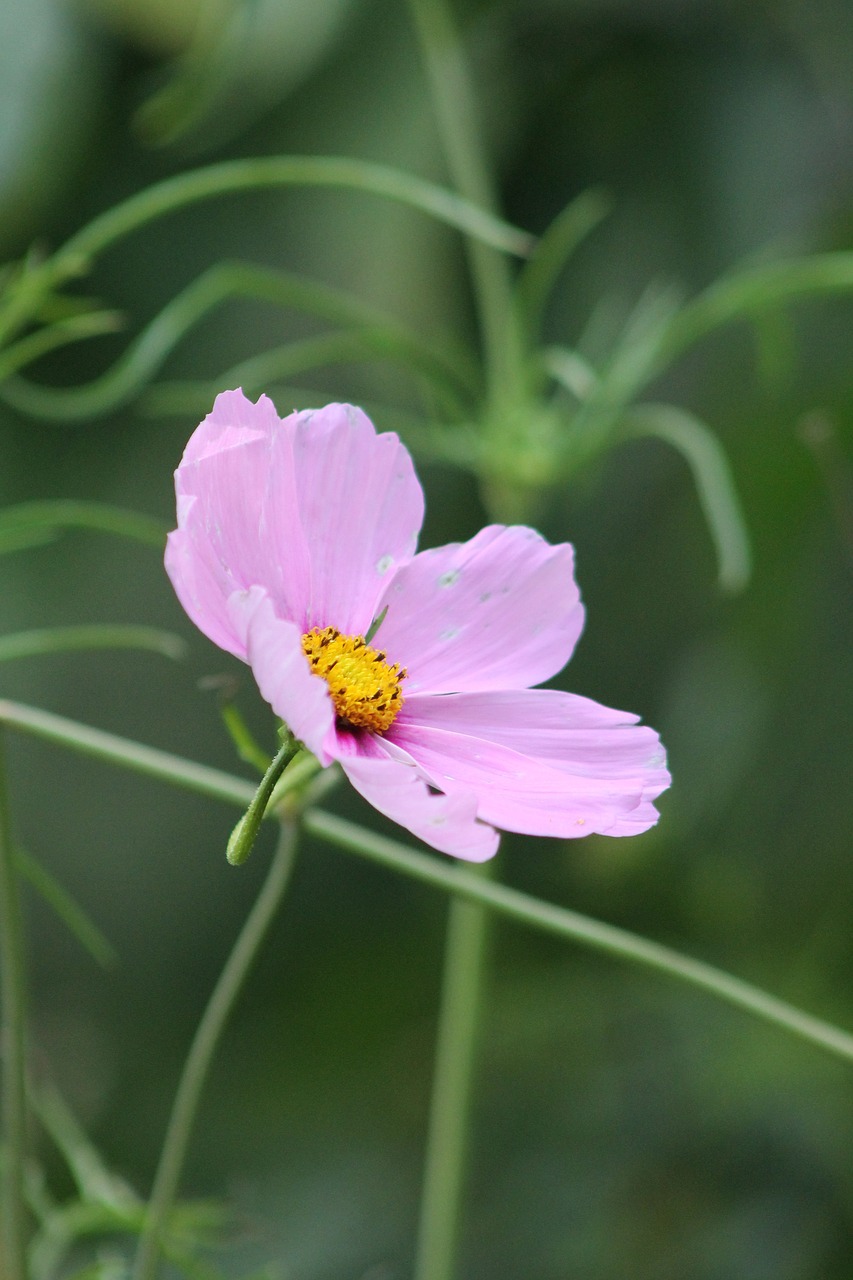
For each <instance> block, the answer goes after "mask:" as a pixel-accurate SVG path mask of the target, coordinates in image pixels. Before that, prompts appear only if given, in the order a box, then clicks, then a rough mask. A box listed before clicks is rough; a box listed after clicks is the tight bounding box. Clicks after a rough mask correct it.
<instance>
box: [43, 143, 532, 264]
mask: <svg viewBox="0 0 853 1280" xmlns="http://www.w3.org/2000/svg"><path fill="white" fill-rule="evenodd" d="M283 186H300V187H339V188H341V187H342V188H345V189H349V190H352V191H361V192H364V193H366V194H369V195H376V196H381V197H383V198H385V199H389V200H395V201H398V202H399V203H401V204H407V205H410V206H411V207H412V208H414V209H418V210H419V211H420V212H421V213H425V214H427V215H428V216H429V217H432V218H436V219H437V220H438V221H439V222H444V223H446V224H447V225H448V226H451V227H455V228H456V229H457V230H459V231H464V232H465V233H466V234H467V235H470V236H473V237H474V238H475V239H477V240H480V241H482V242H483V243H484V244H488V245H491V246H492V247H493V248H495V249H502V250H503V251H504V252H505V253H512V254H518V255H520V256H524V255H526V254H527V253H529V252H530V250H531V248H532V247H533V237H532V236H530V235H529V234H528V233H527V232H525V231H520V230H519V229H518V228H517V227H513V226H511V225H510V223H508V222H505V221H504V220H503V219H502V218H497V217H495V216H494V215H493V214H491V213H487V212H486V211H485V210H483V209H481V208H479V207H478V206H477V205H475V204H472V203H471V202H470V201H469V200H464V199H462V198H461V197H460V196H457V195H454V194H453V192H451V191H448V190H446V189H445V188H444V187H439V186H436V185H435V183H432V182H426V181H425V180H424V179H423V178H418V177H416V176H415V175H414V174H411V173H406V172H405V171H404V170H402V169H394V168H390V167H389V166H387V165H381V164H373V163H371V162H370V161H367V160H357V159H352V158H350V157H348V156H259V157H255V158H252V159H245V160H226V161H224V162H222V163H221V164H213V165H207V166H205V167H204V168H201V169H193V170H190V171H189V172H188V173H180V174H177V175H176V176H175V177H173V178H167V179H165V181H163V182H158V183H156V184H155V185H154V186H151V187H148V188H146V189H145V190H144V191H141V192H139V193H138V194H137V195H134V196H131V197H130V198H129V199H128V200H125V201H123V202H122V203H121V204H118V205H115V206H114V207H113V208H112V209H109V210H107V212H106V213H103V214H101V215H100V216H99V217H97V218H95V219H94V220H93V221H92V222H90V223H89V224H88V225H87V226H86V227H84V228H83V229H82V230H81V231H78V232H77V233H76V235H74V236H72V238H71V239H70V240H69V241H67V243H66V244H65V245H64V246H63V247H62V248H61V249H60V250H59V252H58V253H57V255H56V258H57V260H58V261H59V262H60V263H61V264H65V263H77V264H79V263H80V262H89V261H91V259H92V258H94V257H95V256H96V255H97V254H99V253H102V252H103V251H104V249H106V248H107V247H108V246H110V245H111V244H114V243H115V242H116V241H117V240H120V239H122V238H123V237H124V236H126V235H129V234H130V233H131V232H132V231H135V230H136V229H137V228H138V227H142V226H145V225H146V224H147V223H149V222H152V221H154V220H155V219H156V218H161V217H163V216H164V215H165V214H168V213H172V212H174V211H176V210H177V209H184V208H186V207H187V205H190V204H195V203H197V202H198V201H199V200H209V199H212V198H213V197H215V196H222V195H231V194H234V193H236V192H240V191H259V190H264V189H267V188H275V187H283Z"/></svg>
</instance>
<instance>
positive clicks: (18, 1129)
mask: <svg viewBox="0 0 853 1280" xmlns="http://www.w3.org/2000/svg"><path fill="white" fill-rule="evenodd" d="M0 998H2V1024H0V1045H2V1050H3V1053H2V1057H3V1092H2V1105H3V1131H2V1139H3V1153H2V1154H3V1158H2V1161H0V1167H2V1194H1V1195H0V1275H2V1277H3V1280H25V1276H26V1258H25V1252H24V1236H25V1226H24V1206H23V1184H24V1158H25V1150H26V1117H27V1107H26V1068H25V1061H26V1026H25V1016H26V1008H25V992H24V956H23V928H22V922H21V903H20V898H19V895H18V878H17V872H16V869H15V850H14V848H13V845H12V836H11V830H10V824H9V810H8V804H7V798H6V770H5V762H4V759H3V741H2V735H0Z"/></svg>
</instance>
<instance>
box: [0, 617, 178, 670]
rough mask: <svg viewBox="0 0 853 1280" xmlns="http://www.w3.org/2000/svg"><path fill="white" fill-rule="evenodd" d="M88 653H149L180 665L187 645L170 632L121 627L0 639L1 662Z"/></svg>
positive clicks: (42, 631) (44, 629) (63, 629)
mask: <svg viewBox="0 0 853 1280" xmlns="http://www.w3.org/2000/svg"><path fill="white" fill-rule="evenodd" d="M87 649H148V650H150V651H151V652H153V653H159V654H162V656H163V657H164V658H172V659H173V660H174V661H179V660H180V659H181V658H183V657H185V655H186V650H187V645H186V641H185V640H183V639H182V638H181V637H180V636H177V635H175V634H174V633H173V632H171V631H161V630H159V629H158V628H157V627H144V626H136V625H134V624H127V625H125V624H120V623H91V624H87V625H86V626H79V627H42V628H39V629H38V630H34V631H17V632H14V633H13V634H11V635H5V636H0V662H10V661H11V660H12V659H15V658H31V657H36V656H39V655H42V654H48V653H68V652H72V651H76V650H87Z"/></svg>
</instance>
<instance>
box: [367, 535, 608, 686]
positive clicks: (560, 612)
mask: <svg viewBox="0 0 853 1280" xmlns="http://www.w3.org/2000/svg"><path fill="white" fill-rule="evenodd" d="M572 562H573V554H572V548H571V547H570V546H569V545H568V543H563V544H561V545H559V546H556V547H552V546H551V545H550V544H549V543H547V542H546V541H545V539H544V538H542V537H541V536H540V535H539V534H538V533H536V532H535V530H533V529H527V528H525V527H523V526H514V527H510V528H506V527H504V526H503V525H490V526H488V527H487V528H485V529H483V530H481V532H480V533H478V534H477V535H476V537H474V538H472V539H471V540H470V542H465V543H451V544H450V545H448V546H446V547H439V548H437V549H436V550H434V551H422V552H421V553H420V554H419V555H417V556H415V558H414V559H413V560H412V561H411V563H410V564H408V565H405V566H404V567H403V568H401V569H400V571H399V572H398V573H397V574H396V576H395V578H394V581H393V582H392V583H391V584H390V585H389V588H388V590H387V592H386V593H385V596H384V597H383V599H382V601H381V602H380V609H381V608H383V607H384V606H385V605H386V604H387V605H388V613H387V615H386V617H385V619H384V621H383V623H382V625H381V627H380V628H379V632H378V635H377V643H378V644H381V645H382V648H383V649H385V650H386V651H387V652H388V655H389V658H390V660H391V661H393V662H400V663H401V664H402V665H404V666H405V667H407V669H408V673H409V675H408V680H407V683H406V686H405V692H407V693H419V692H424V693H451V692H457V691H460V690H469V691H472V692H476V691H482V690H486V689H519V688H525V687H527V686H528V685H533V684H539V683H540V682H541V681H542V680H548V679H550V677H551V676H553V675H555V674H556V672H558V671H560V670H561V669H562V668H563V667H564V666H565V664H566V663H567V662H568V660H569V658H570V657H571V654H572V650H573V649H574V646H575V643H576V641H577V639H578V636H579V635H580V633H581V629H582V627H583V617H584V612H583V606H582V605H581V602H580V594H579V592H578V589H577V586H576V584H575V580H574V576H573V572H572Z"/></svg>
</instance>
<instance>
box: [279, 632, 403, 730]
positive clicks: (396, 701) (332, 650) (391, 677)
mask: <svg viewBox="0 0 853 1280" xmlns="http://www.w3.org/2000/svg"><path fill="white" fill-rule="evenodd" d="M302 649H303V652H304V653H305V656H306V657H307V658H308V661H309V663H310V664H311V670H312V671H313V672H314V673H315V674H316V675H319V676H322V677H323V679H324V680H325V681H326V683H327V684H328V685H329V692H330V693H331V695H332V701H333V702H334V704H335V711H336V713H337V716H338V719H339V720H340V721H342V722H343V723H344V724H347V725H352V726H354V727H355V728H357V729H372V730H373V732H374V733H384V732H385V731H386V730H387V729H390V727H391V725H392V724H393V723H394V721H395V720H396V718H397V714H398V712H399V710H400V708H401V707H402V705H403V694H402V691H401V689H400V684H401V682H402V681H403V680H405V678H406V670H405V668H401V667H400V666H399V664H397V663H389V662H388V659H387V655H386V654H385V653H382V652H379V651H377V650H376V649H371V647H370V645H369V644H367V643H366V641H365V639H364V636H346V635H342V634H341V632H340V631H338V629H337V627H324V628H323V629H322V630H321V629H319V628H317V627H314V628H313V629H312V630H311V631H308V632H307V633H306V634H305V635H304V636H303V637H302ZM333 671H334V673H335V684H334V687H333V685H332V683H331V677H332V672H333ZM341 678H343V681H344V683H343V684H338V681H339V680H341Z"/></svg>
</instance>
